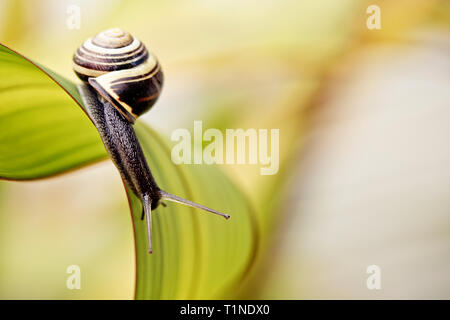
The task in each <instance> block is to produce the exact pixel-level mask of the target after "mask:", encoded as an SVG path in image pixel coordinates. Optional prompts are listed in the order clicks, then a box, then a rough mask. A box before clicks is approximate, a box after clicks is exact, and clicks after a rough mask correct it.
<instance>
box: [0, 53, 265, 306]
mask: <svg viewBox="0 0 450 320" xmlns="http://www.w3.org/2000/svg"><path fill="white" fill-rule="evenodd" d="M8 74H13V76H11V77H9V76H7V75H8ZM0 75H1V77H0V79H1V80H0V125H2V128H3V126H6V127H7V128H8V130H6V131H4V130H3V129H2V131H1V133H0V142H1V143H2V146H1V147H0V177H3V178H8V179H32V178H41V177H45V176H49V175H52V174H57V173H62V172H65V171H66V170H68V169H71V168H76V167H79V166H81V165H83V164H86V163H90V162H93V161H96V160H98V159H101V158H103V157H105V151H104V148H103V145H102V144H101V141H100V139H99V136H98V133H97V132H96V130H95V127H94V126H93V125H92V124H91V123H90V121H89V119H88V117H87V116H86V115H85V114H84V113H83V112H81V109H80V108H76V107H75V103H74V101H76V102H77V103H78V104H79V105H80V106H81V99H80V96H79V94H78V92H77V90H76V87H75V85H74V84H73V83H71V82H70V81H67V80H65V79H63V78H62V77H60V76H58V75H57V74H55V73H53V72H51V71H50V70H47V69H45V68H43V67H41V66H38V68H37V67H36V65H34V64H32V63H31V62H29V61H27V60H26V59H25V58H23V57H21V56H20V55H18V54H16V53H14V52H13V51H11V50H9V49H8V48H6V47H2V46H0ZM48 76H50V77H51V78H52V79H53V80H54V81H55V82H57V83H58V84H56V83H55V82H53V81H52V80H50V78H49V77H48ZM58 85H59V86H58ZM60 87H61V88H63V89H64V90H61V88H60ZM64 91H66V92H67V93H69V95H70V96H72V98H73V100H72V99H70V97H69V96H67V95H66V94H65V93H64ZM135 127H136V132H137V135H138V137H139V141H140V142H141V145H142V148H143V150H144V153H145V155H146V157H147V160H148V161H149V165H150V167H151V168H152V172H153V174H154V175H155V179H156V180H157V181H158V184H159V185H160V187H161V188H162V189H164V190H167V191H169V192H171V193H174V194H177V195H179V196H182V197H185V198H188V199H190V200H193V201H196V202H199V203H202V204H205V205H207V206H210V207H213V208H217V209H220V210H222V211H225V212H227V213H230V214H231V219H230V220H228V221H226V220H224V219H222V218H220V217H217V216H215V215H211V214H208V213H203V212H200V211H198V210H195V209H192V208H188V207H184V206H181V205H178V204H173V203H168V204H167V207H165V208H164V207H162V206H160V208H158V209H157V210H155V211H154V212H153V217H154V219H153V232H154V239H153V242H154V243H153V245H154V253H153V254H152V255H149V254H148V253H147V234H146V228H145V223H144V222H143V221H141V220H140V217H141V212H142V207H141V204H140V201H139V200H138V198H137V197H136V196H135V195H134V194H133V193H132V192H131V191H130V190H127V194H128V198H129V202H130V208H131V211H132V219H133V225H134V232H135V240H136V241H135V243H136V268H137V274H136V298H138V299H182V298H184V299H198V298H203V299H211V298H230V297H233V294H234V293H235V292H236V289H237V288H238V286H239V285H240V284H241V283H242V280H243V278H244V277H245V276H246V274H247V273H248V272H247V271H248V270H249V268H250V266H251V265H252V262H253V261H254V257H255V255H256V252H257V245H258V237H259V236H258V225H257V223H256V221H255V219H254V217H253V214H252V212H251V209H250V208H249V205H248V203H247V200H246V199H245V197H244V196H243V195H242V194H241V193H240V192H239V191H238V190H237V189H236V187H235V186H234V185H233V184H232V183H231V182H230V181H229V179H228V178H227V177H226V176H225V175H224V174H223V173H222V172H221V171H220V170H219V169H218V168H216V167H210V166H202V167H196V166H189V167H182V166H175V165H174V164H173V163H172V161H171V159H170V150H169V148H168V145H167V144H166V143H165V142H164V141H163V140H161V138H160V137H158V135H157V134H156V133H155V132H153V131H152V130H151V129H150V128H149V127H148V126H146V125H144V124H143V123H140V122H138V123H137V124H136V126H135Z"/></svg>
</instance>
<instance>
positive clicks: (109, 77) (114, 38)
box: [73, 28, 163, 123]
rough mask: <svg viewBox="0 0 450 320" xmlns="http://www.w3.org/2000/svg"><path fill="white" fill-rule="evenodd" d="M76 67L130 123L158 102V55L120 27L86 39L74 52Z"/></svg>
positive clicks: (161, 79)
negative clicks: (153, 53)
mask: <svg viewBox="0 0 450 320" xmlns="http://www.w3.org/2000/svg"><path fill="white" fill-rule="evenodd" d="M73 69H74V71H75V73H76V75H77V76H78V77H79V78H80V79H81V80H82V81H84V82H88V83H89V84H90V85H91V86H92V87H93V88H94V89H95V90H96V91H97V93H98V94H99V95H100V96H101V97H103V98H104V99H106V100H107V101H108V102H110V103H111V104H112V105H113V106H114V107H115V108H116V109H117V110H118V111H119V112H120V113H121V114H122V115H123V116H124V117H125V118H126V119H127V120H128V121H129V122H131V123H134V122H135V120H136V118H137V117H139V116H140V115H141V114H143V113H145V112H147V111H148V110H149V109H150V108H151V107H152V106H153V105H154V104H155V102H156V100H157V99H158V97H159V94H160V92H161V88H162V84H163V73H162V71H161V67H160V64H159V63H158V61H157V59H156V57H155V56H154V55H152V54H151V53H150V52H149V51H148V50H147V48H146V47H145V46H144V45H143V44H142V43H141V42H140V41H139V39H137V38H135V37H134V36H132V35H131V34H129V33H128V32H126V31H123V30H121V29H119V28H113V29H108V30H105V31H103V32H100V33H99V34H97V35H96V36H95V37H93V38H89V39H88V40H86V41H85V42H84V43H83V44H82V45H81V46H80V47H79V48H78V49H77V50H76V52H75V54H74V56H73Z"/></svg>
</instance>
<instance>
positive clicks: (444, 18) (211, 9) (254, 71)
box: [0, 0, 450, 299]
mask: <svg viewBox="0 0 450 320" xmlns="http://www.w3.org/2000/svg"><path fill="white" fill-rule="evenodd" d="M73 5H75V6H78V7H79V8H80V13H81V16H80V17H81V20H80V28H79V29H69V28H68V26H67V19H68V17H69V16H70V14H71V13H70V11H68V8H70V7H71V6H73ZM370 5H377V6H378V7H379V8H380V12H381V16H380V18H381V20H380V21H381V28H380V29H374V30H370V29H369V28H368V27H367V23H366V22H367V19H368V18H369V17H370V16H371V14H370V13H367V12H366V10H367V8H368V7H369V6H370ZM110 27H121V28H123V29H125V30H128V31H130V32H132V33H133V34H134V35H136V36H137V37H138V38H140V39H141V40H142V41H143V42H144V43H145V44H146V45H147V46H148V47H149V48H150V50H151V51H153V52H154V53H155V54H156V55H157V57H158V58H159V60H160V62H161V64H162V66H163V69H164V72H165V87H164V90H163V92H162V96H161V97H160V100H159V101H158V103H157V104H156V106H155V107H154V108H153V109H152V111H151V112H149V113H147V114H146V115H144V116H143V117H142V120H143V121H145V122H147V123H148V124H149V125H151V126H152V127H153V128H155V129H156V130H157V131H158V132H160V133H161V134H162V135H165V136H167V137H170V134H171V132H172V131H173V130H175V129H177V128H187V129H189V130H191V131H192V130H193V121H194V120H203V128H204V129H205V128H218V129H221V130H225V129H226V128H244V129H248V128H265V129H271V128H277V129H280V171H279V172H278V174H276V175H274V176H261V175H260V174H259V168H260V166H259V165H245V166H244V165H234V166H231V165H222V166H221V167H222V168H223V169H224V170H226V171H227V173H229V175H230V176H231V177H232V179H233V180H234V181H235V182H236V184H237V185H238V186H239V187H240V188H241V189H242V190H243V192H244V193H246V194H247V195H248V196H249V197H250V199H251V201H252V202H253V203H254V205H255V207H256V208H257V213H258V215H259V216H260V218H261V220H262V221H264V223H262V224H261V228H262V236H263V249H262V250H261V253H260V255H259V257H258V261H257V264H256V265H255V266H254V267H253V270H252V271H251V276H250V281H249V283H248V285H247V289H246V293H245V297H247V298H253V299H310V298H320V299H335V298H341V299H355V298H357V299H410V298H411V299H421V298H422V299H431V298H437V299H449V298H450V271H449V270H450V197H449V192H450V169H449V166H448V163H449V162H450V148H449V138H450V126H449V123H450V4H449V2H448V1H444V0H441V1H438V0H396V1H376V0H372V1H363V0H341V1H334V0H319V1H317V0H315V1H313V0H305V1H298V0H297V1H289V0H286V1H276V0H259V1H247V0H244V1H225V0H196V1H189V2H187V1H164V2H162V1H158V2H157V1H111V0H108V1H95V2H93V1H75V0H71V1H68V0H64V1H61V0H58V1H56V0H52V1H50V0H44V1H39V2H37V1H33V2H30V1H18V0H14V1H6V0H0V42H1V43H3V44H5V45H7V46H9V47H10V48H12V49H14V50H16V51H18V52H20V53H21V54H23V55H25V56H26V57H28V58H30V59H32V60H34V61H39V62H40V63H41V64H42V65H45V66H47V67H48V68H50V69H52V70H54V71H56V72H58V73H59V74H62V75H64V76H65V77H67V78H69V79H71V80H73V81H77V79H76V77H75V75H74V74H73V72H72V69H71V61H72V60H71V59H72V54H73V52H74V51H75V49H76V48H77V47H78V46H79V45H80V44H81V43H82V42H83V41H84V40H85V39H86V38H88V37H91V36H92V35H94V34H96V33H97V32H99V31H101V30H103V29H107V28H110ZM71 264H77V265H79V266H80V267H81V270H82V272H83V280H82V284H81V285H82V290H67V288H66V287H65V285H63V286H62V285H61V284H65V279H66V278H67V274H66V272H65V271H66V268H67V266H68V265H71ZM369 265H378V266H379V267H380V269H381V289H380V290H369V289H368V288H367V286H366V279H367V278H368V276H369V275H368V274H367V273H366V269H367V267H368V266H369ZM87 284H89V285H87ZM133 290H134V250H133V235H132V226H131V221H130V217H129V214H128V205H127V200H126V195H125V193H124V191H123V186H122V182H121V180H120V176H119V174H118V172H117V171H116V170H115V168H114V166H113V165H112V163H110V162H109V161H103V162H101V163H98V164H95V165H93V166H90V167H88V168H83V169H81V170H77V171H75V172H71V173H69V174H66V175H62V176H58V177H54V178H49V179H45V180H41V181H32V182H10V181H8V182H5V181H2V182H0V298H3V299H12V298H25V299H35V298H41V299H48V298H56V299H81V298H84V299H95V298H97V299H131V298H132V297H133Z"/></svg>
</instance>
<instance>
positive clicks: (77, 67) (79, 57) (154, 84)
mask: <svg viewBox="0 0 450 320" xmlns="http://www.w3.org/2000/svg"><path fill="white" fill-rule="evenodd" d="M73 69H74V71H75V73H76V74H77V76H78V77H79V78H80V79H81V80H82V81H83V83H82V84H80V85H79V86H78V90H79V92H80V95H81V98H82V100H83V102H84V105H85V106H86V109H87V111H88V114H89V116H90V118H91V120H92V122H93V123H94V125H95V127H96V128H97V130H98V132H99V134H100V137H101V139H102V142H103V144H104V145H105V149H106V151H107V152H108V154H109V155H110V157H111V159H112V161H113V162H114V164H115V165H116V167H117V169H118V170H119V172H120V174H121V176H122V179H123V180H124V181H125V183H126V184H127V186H128V187H129V188H130V189H131V190H132V191H133V193H134V194H135V195H136V196H138V197H139V199H140V200H141V202H142V205H143V214H142V219H143V218H144V216H145V217H146V220H147V232H148V246H149V248H148V250H149V252H150V253H151V252H152V242H151V227H152V225H151V211H152V210H154V209H156V208H157V207H158V205H159V204H161V203H162V201H161V200H168V201H173V202H178V203H181V204H184V205H188V206H191V207H194V208H199V209H202V210H205V211H209V212H211V213H215V214H218V215H221V216H223V217H225V218H227V219H228V218H229V216H228V215H226V214H224V213H221V212H218V211H215V210H212V209H210V208H207V207H205V206H202V205H199V204H197V203H194V202H191V201H189V200H186V199H183V198H180V197H178V196H175V195H172V194H170V193H168V192H165V191H163V190H161V189H160V188H159V186H158V185H157V183H156V181H155V179H154V178H153V175H152V173H151V170H150V168H149V166H148V164H147V161H146V159H145V156H144V153H143V151H142V148H141V146H140V144H139V140H138V138H137V136H136V133H135V131H134V129H133V124H134V122H135V121H136V119H137V117H139V116H140V115H141V114H143V113H144V112H146V111H148V110H149V109H150V108H151V107H152V106H153V105H154V104H155V102H156V100H157V99H158V97H159V95H160V92H161V88H162V84H163V73H162V70H161V67H160V65H159V63H158V61H157V59H156V58H155V57H154V56H153V55H152V54H151V53H149V52H148V51H147V49H146V48H145V46H144V45H143V44H142V43H141V42H140V41H139V40H138V39H137V38H135V37H133V36H132V35H130V34H129V33H127V32H125V31H123V30H121V29H118V28H114V29H108V30H106V31H103V32H101V33H99V34H98V35H97V36H95V37H94V38H92V39H88V40H87V41H86V42H85V43H84V44H83V45H82V46H80V47H79V48H78V49H77V51H76V52H75V54H74V57H73Z"/></svg>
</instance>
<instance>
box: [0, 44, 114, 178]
mask: <svg viewBox="0 0 450 320" xmlns="http://www.w3.org/2000/svg"><path fill="white" fill-rule="evenodd" d="M58 80H59V81H60V82H61V85H64V87H65V88H66V90H67V91H69V92H71V93H72V95H73V96H75V94H74V93H76V87H75V85H74V84H72V83H70V82H69V81H67V80H64V79H62V78H61V77H58ZM0 128H1V130H0V177H1V178H5V179H15V180H22V179H37V178H42V177H47V176H50V175H54V174H57V173H60V172H64V171H66V170H69V169H73V168H76V167H80V166H83V165H86V164H89V163H92V162H95V161H98V160H100V159H104V158H105V157H106V152H105V150H104V148H103V145H102V143H101V140H100V138H99V136H98V133H97V131H96V130H95V128H94V127H93V126H92V124H91V122H90V121H89V119H88V117H86V115H85V114H84V112H83V111H82V110H81V109H80V108H74V102H73V100H72V99H71V97H70V96H68V95H67V94H66V93H65V92H64V90H61V87H60V86H59V85H58V84H57V83H55V82H54V81H51V80H50V79H49V77H48V76H47V75H46V74H45V73H44V72H42V71H41V70H39V69H38V68H36V67H35V66H34V65H33V64H32V63H31V62H29V61H27V60H25V59H24V58H23V57H21V56H20V55H18V54H16V53H15V52H13V51H12V50H10V49H8V48H6V47H3V46H0Z"/></svg>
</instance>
